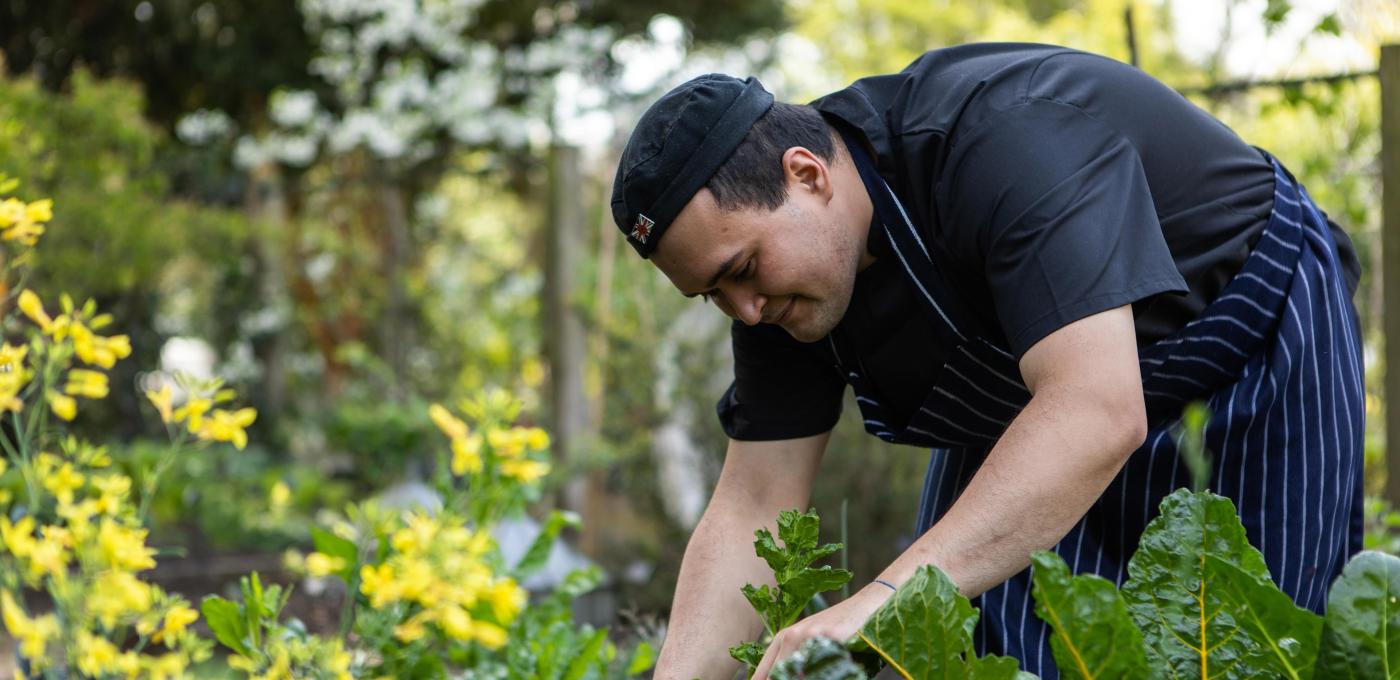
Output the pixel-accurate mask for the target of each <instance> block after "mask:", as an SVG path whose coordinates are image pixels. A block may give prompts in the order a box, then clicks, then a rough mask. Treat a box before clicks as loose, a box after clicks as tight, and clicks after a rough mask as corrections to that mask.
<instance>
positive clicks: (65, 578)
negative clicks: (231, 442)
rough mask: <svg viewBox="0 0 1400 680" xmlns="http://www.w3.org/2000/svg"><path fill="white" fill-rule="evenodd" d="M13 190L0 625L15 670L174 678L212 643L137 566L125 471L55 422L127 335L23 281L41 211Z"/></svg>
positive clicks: (4, 238)
mask: <svg viewBox="0 0 1400 680" xmlns="http://www.w3.org/2000/svg"><path fill="white" fill-rule="evenodd" d="M15 188H16V184H15V182H14V181H13V180H5V179H4V178H3V177H0V293H3V298H2V299H3V300H4V301H5V303H6V304H5V306H4V308H3V323H4V326H3V327H4V329H5V333H4V336H5V337H4V338H3V339H0V417H3V418H5V419H6V420H7V421H8V423H7V424H8V427H5V428H0V450H3V453H4V457H3V458H0V475H5V474H15V475H18V476H19V477H20V478H21V479H22V481H23V484H22V488H23V493H22V495H19V496H15V497H11V495H10V494H5V495H4V496H0V623H3V624H4V627H5V630H6V631H7V632H8V633H9V634H10V635H11V636H12V637H14V638H15V639H16V640H17V641H18V642H19V653H20V657H21V668H20V670H19V671H18V672H17V677H20V678H29V677H33V678H60V677H61V678H112V677H120V678H135V677H143V678H145V677H148V678H176V677H184V676H186V675H187V669H188V668H189V667H190V666H191V665H192V664H193V663H197V662H199V661H201V660H203V659H205V658H207V657H208V656H209V653H210V650H211V647H212V645H211V644H210V643H209V642H208V641H205V640H202V639H201V638H199V637H198V636H197V635H195V633H194V632H193V631H192V630H191V629H190V626H191V624H192V623H194V621H195V620H196V619H197V618H198V614H197V613H196V612H195V611H194V609H192V608H191V607H190V603H189V602H187V601H185V600H184V599H183V598H181V597H179V596H177V595H173V594H170V593H166V592H164V591H163V590H161V589H160V588H159V587H157V586H155V585H152V584H150V583H148V582H146V581H144V580H143V579H142V578H141V576H140V574H141V573H142V572H145V571H147V570H149V569H151V568H152V567H154V566H155V560H154V555H155V551H154V550H153V549H152V548H150V547H149V546H147V544H146V535H147V532H146V529H145V528H144V524H143V518H142V513H140V512H138V511H137V510H136V509H135V507H134V506H133V503H132V492H133V488H132V479H131V478H130V477H128V476H126V475H124V474H122V473H121V472H119V471H117V470H115V469H113V467H112V465H111V459H110V458H109V457H108V456H107V454H106V451H105V449H104V448H102V447H100V446H94V445H92V444H89V443H87V442H83V441H80V440H78V439H77V438H75V437H73V436H70V435H66V434H65V433H64V429H65V425H66V423H67V422H69V421H72V420H74V419H75V418H77V417H78V415H79V411H80V405H81V404H82V403H83V402H87V401H97V400H101V399H105V398H106V397H107V396H108V394H109V392H110V385H109V382H108V377H107V373H106V371H108V370H110V369H111V368H112V367H113V366H115V365H116V364H117V362H119V361H121V360H122V359H125V358H127V357H128V356H130V354H131V344H130V341H129V340H128V338H127V337H126V336H125V335H104V333H106V332H107V331H106V329H107V327H108V326H110V325H111V324H112V318H111V316H110V315H107V314H101V313H99V312H98V310H97V308H96V304H95V303H93V302H92V301H91V300H89V301H87V302H86V303H84V304H81V305H79V304H77V303H76V302H75V301H74V300H73V299H72V298H71V297H70V296H68V295H67V294H61V295H59V296H58V299H57V304H56V305H54V304H51V303H52V302H53V301H52V300H50V303H45V301H44V300H43V299H41V298H40V296H39V295H38V294H36V293H35V292H34V291H32V290H29V289H28V288H26V287H24V281H25V279H26V277H27V273H28V265H29V263H30V262H31V261H32V259H33V257H34V248H35V246H36V245H37V243H38V241H39V237H40V236H42V235H43V233H44V231H45V229H46V223H47V222H48V221H49V220H50V219H52V216H53V213H52V203H51V202H50V201H47V200H41V201H34V202H25V201H22V200H20V199H18V198H16V197H13V196H8V195H7V194H9V193H11V192H13V191H14V189H15ZM213 436H214V435H211V437H213ZM27 595H29V596H27ZM29 603H38V606H36V607H34V608H33V609H31V608H30V607H29V606H28V605H29Z"/></svg>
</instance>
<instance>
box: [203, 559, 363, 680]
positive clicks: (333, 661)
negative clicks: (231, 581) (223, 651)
mask: <svg viewBox="0 0 1400 680" xmlns="http://www.w3.org/2000/svg"><path fill="white" fill-rule="evenodd" d="M239 590H240V592H241V594H242V600H241V601H239V602H232V601H229V600H225V599H224V598H222V597H218V596H215V595H210V596H207V597H205V598H204V601H203V602H202V603H201V604H200V607H199V609H200V611H201V612H202V613H203V614H204V620H205V622H206V623H207V624H208V625H209V630H210V631H212V632H213V633H214V637H215V638H217V639H218V640H219V642H220V643H222V644H223V645H224V646H226V647H228V648H229V649H231V650H233V651H235V652H237V653H238V655H239V656H238V657H235V658H234V659H233V660H231V661H230V664H231V665H234V666H235V667H238V668H240V669H241V670H244V671H248V672H250V673H252V672H253V671H256V670H269V671H270V672H271V673H272V674H277V673H285V674H287V675H286V676H285V677H296V678H309V679H315V680H330V679H331V678H343V677H347V675H345V674H346V673H348V671H349V666H350V657H349V655H348V654H346V652H345V650H344V649H343V648H342V646H341V642H340V640H338V639H330V640H325V639H321V638H318V637H316V636H314V635H310V634H308V633H307V631H306V629H305V628H304V627H303V626H302V625H301V624H300V623H299V622H296V621H292V622H288V623H285V624H284V623H281V622H279V621H278V618H279V616H280V615H281V612H282V608H283V607H285V606H286V605H287V600H288V599H289V598H290V597H291V595H292V591H291V589H290V588H283V587H282V586H278V585H272V586H267V587H264V586H263V584H262V579H260V578H259V577H258V574H257V572H253V573H252V574H249V575H248V576H244V577H243V578H242V579H240V580H239Z"/></svg>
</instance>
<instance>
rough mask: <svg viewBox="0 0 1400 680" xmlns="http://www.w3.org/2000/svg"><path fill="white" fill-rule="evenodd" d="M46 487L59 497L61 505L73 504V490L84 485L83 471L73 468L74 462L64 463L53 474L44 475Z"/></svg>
mask: <svg viewBox="0 0 1400 680" xmlns="http://www.w3.org/2000/svg"><path fill="white" fill-rule="evenodd" d="M42 477H43V479H44V488H45V489H48V490H49V493H51V494H53V495H54V497H55V498H57V499H58V502H59V504H61V505H71V504H72V503H73V492H74V491H77V490H78V489H81V488H82V487H83V481H84V477H83V475H82V474H81V473H79V472H78V471H76V470H74V469H73V464H72V463H64V464H63V467H60V468H58V469H57V470H55V471H54V472H53V473H52V474H44V475H42Z"/></svg>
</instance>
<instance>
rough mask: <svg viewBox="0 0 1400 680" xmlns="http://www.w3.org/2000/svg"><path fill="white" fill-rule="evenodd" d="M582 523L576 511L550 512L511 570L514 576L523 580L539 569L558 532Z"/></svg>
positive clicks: (546, 558)
mask: <svg viewBox="0 0 1400 680" xmlns="http://www.w3.org/2000/svg"><path fill="white" fill-rule="evenodd" d="M582 523H583V522H582V520H580V519H579V516H578V515H577V514H576V513H572V512H566V511H560V510H554V511H552V512H550V513H549V519H547V520H545V523H544V526H543V527H541V528H540V533H539V535H538V536H535V540H534V542H532V543H531V544H530V548H529V549H528V550H526V551H525V555H524V556H522V557H521V558H520V562H518V563H517V564H516V565H515V568H514V569H513V570H512V571H513V572H514V576H515V578H516V579H517V580H524V579H526V578H529V577H530V576H531V575H532V574H534V573H535V572H537V571H539V570H540V568H541V567H543V566H544V565H545V562H547V561H548V560H549V551H550V549H551V548H553V547H554V542H555V541H556V540H558V539H559V532H561V531H563V530H564V529H565V528H566V527H573V528H577V527H578V526H579V525H580V524H582Z"/></svg>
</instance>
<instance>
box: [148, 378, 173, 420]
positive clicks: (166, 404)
mask: <svg viewBox="0 0 1400 680" xmlns="http://www.w3.org/2000/svg"><path fill="white" fill-rule="evenodd" d="M146 399H148V400H150V402H151V405H152V406H155V407H156V412H157V413H159V414H160V421H161V422H162V423H169V422H170V421H171V419H172V418H173V415H172V411H171V408H172V405H173V402H174V401H175V391H174V390H173V389H171V388H170V385H168V384H167V385H162V386H161V388H160V389H159V390H146Z"/></svg>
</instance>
